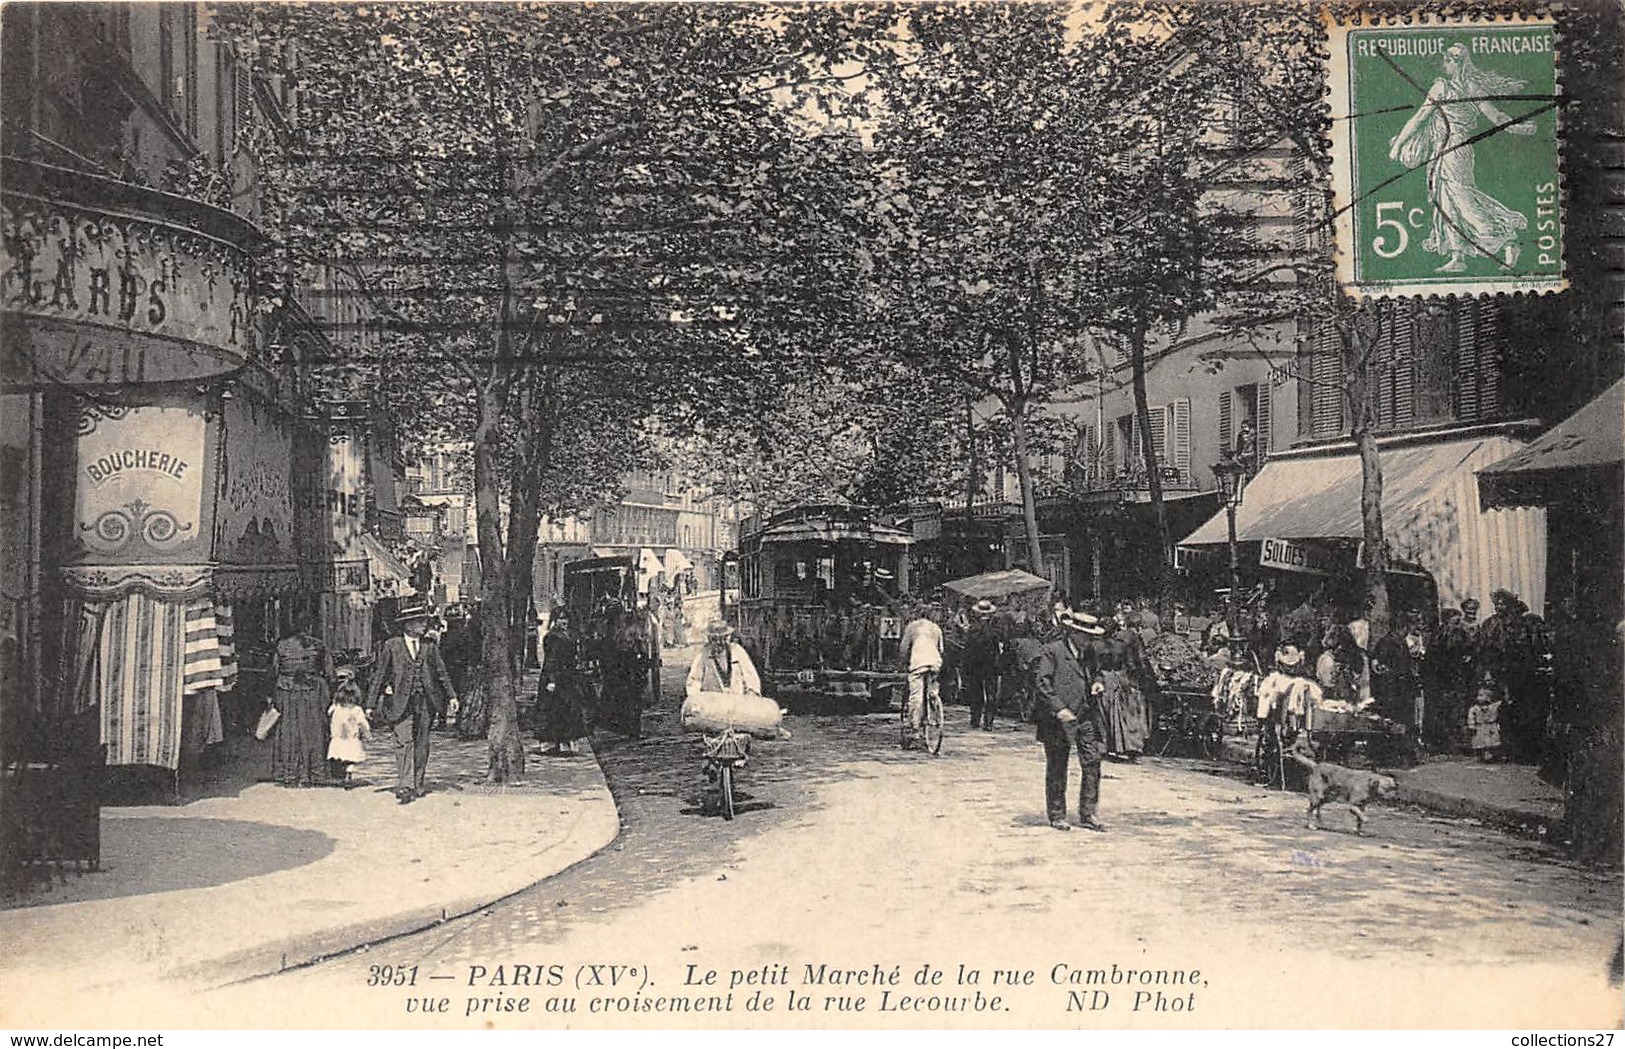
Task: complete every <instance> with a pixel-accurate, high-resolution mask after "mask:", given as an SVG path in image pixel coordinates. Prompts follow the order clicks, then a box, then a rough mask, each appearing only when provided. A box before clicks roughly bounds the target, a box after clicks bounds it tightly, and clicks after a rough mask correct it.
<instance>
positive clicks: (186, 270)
mask: <svg viewBox="0 0 1625 1049" xmlns="http://www.w3.org/2000/svg"><path fill="white" fill-rule="evenodd" d="M0 226H3V229H4V231H5V236H4V237H3V238H0V309H3V311H4V313H5V316H6V341H7V343H8V344H9V347H8V351H7V352H8V357H10V358H11V359H10V360H8V362H7V371H8V373H10V374H13V375H16V374H26V373H27V371H28V370H31V369H32V370H38V371H40V372H42V373H44V374H45V375H47V376H48V377H49V378H50V380H51V381H53V382H58V383H69V384H112V383H140V382H166V381H177V380H184V379H198V378H206V377H208V376H211V375H217V374H220V373H222V372H225V371H230V370H233V369H235V368H238V367H240V366H241V365H242V363H243V361H244V360H245V359H247V357H248V355H249V353H250V340H251V339H252V330H251V329H252V322H253V299H252V280H251V267H250V259H249V255H248V253H247V252H245V251H243V250H242V249H241V248H239V247H237V246H235V245H232V244H229V243H227V242H225V241H223V240H220V239H219V238H217V237H214V236H211V235H209V234H207V233H203V232H200V231H196V230H192V229H188V228H186V227H185V226H182V225H178V224H174V223H170V222H165V221H161V220H158V219H156V218H153V219H148V218H141V217H137V216H132V215H129V214H123V213H114V212H112V211H103V210H100V209H99V208H96V207H94V206H89V205H80V204H68V203H62V202H58V201H54V200H47V199H41V198H37V197H33V196H28V195H23V194H8V195H7V196H6V197H5V198H4V200H3V201H0Z"/></svg>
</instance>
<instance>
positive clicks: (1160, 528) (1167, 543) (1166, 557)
mask: <svg viewBox="0 0 1625 1049" xmlns="http://www.w3.org/2000/svg"><path fill="white" fill-rule="evenodd" d="M1129 348H1130V351H1131V358H1130V359H1131V364H1132V366H1133V371H1134V417H1135V418H1136V419H1138V420H1139V422H1140V426H1139V429H1140V459H1141V461H1142V462H1143V463H1144V464H1145V483H1146V490H1147V491H1148V492H1149V494H1150V497H1151V513H1152V515H1153V517H1154V518H1155V519H1156V522H1157V562H1156V574H1155V575H1154V576H1153V577H1152V580H1151V582H1152V584H1153V589H1155V591H1156V594H1157V605H1158V608H1159V610H1160V611H1161V612H1163V613H1164V614H1166V612H1167V605H1168V565H1169V562H1170V561H1171V560H1172V558H1173V538H1172V537H1171V536H1170V535H1169V534H1168V508H1167V507H1166V506H1165V505H1164V504H1163V501H1162V474H1161V472H1160V469H1159V467H1158V464H1157V445H1156V442H1155V441H1154V440H1152V438H1151V404H1150V400H1149V397H1148V395H1147V393H1146V389H1145V325H1144V324H1139V323H1136V324H1135V326H1134V330H1133V331H1132V332H1130V333H1129ZM1172 436H1173V435H1172V434H1170V433H1168V432H1167V431H1166V428H1164V432H1163V435H1162V443H1163V447H1167V446H1168V443H1169V441H1170V440H1171V438H1172Z"/></svg>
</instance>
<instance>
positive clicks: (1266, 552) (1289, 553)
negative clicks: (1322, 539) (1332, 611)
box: [1258, 539, 1336, 575]
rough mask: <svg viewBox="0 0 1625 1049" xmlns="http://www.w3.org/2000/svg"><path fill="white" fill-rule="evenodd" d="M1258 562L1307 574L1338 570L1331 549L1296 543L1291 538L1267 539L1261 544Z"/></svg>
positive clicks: (1320, 573)
mask: <svg viewBox="0 0 1625 1049" xmlns="http://www.w3.org/2000/svg"><path fill="white" fill-rule="evenodd" d="M1258 564H1259V566H1260V567H1262V568H1276V569H1279V570H1281V571H1283V572H1302V573H1304V574H1305V575H1331V574H1333V572H1334V571H1336V564H1335V558H1334V557H1333V555H1332V552H1331V551H1330V550H1328V549H1326V548H1325V547H1321V546H1310V545H1308V544H1306V543H1295V542H1293V541H1292V540H1290V539H1265V540H1264V541H1263V542H1262V543H1260V544H1259V550H1258Z"/></svg>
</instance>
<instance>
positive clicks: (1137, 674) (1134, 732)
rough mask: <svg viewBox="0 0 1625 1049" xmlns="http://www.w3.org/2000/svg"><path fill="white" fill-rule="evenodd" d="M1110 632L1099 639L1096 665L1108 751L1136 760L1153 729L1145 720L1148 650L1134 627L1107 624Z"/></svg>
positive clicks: (1096, 646) (1116, 623) (1115, 623)
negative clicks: (1143, 684) (1098, 674)
mask: <svg viewBox="0 0 1625 1049" xmlns="http://www.w3.org/2000/svg"><path fill="white" fill-rule="evenodd" d="M1107 626H1108V629H1109V631H1110V632H1109V633H1108V634H1107V635H1106V636H1105V637H1102V638H1097V639H1096V641H1095V648H1096V651H1097V652H1098V655H1097V663H1096V666H1097V667H1098V669H1099V672H1100V682H1101V685H1102V686H1103V688H1104V691H1103V692H1102V694H1101V697H1100V707H1101V711H1102V712H1103V713H1104V714H1105V716H1106V752H1107V753H1108V754H1116V755H1119V756H1121V757H1126V758H1128V759H1129V760H1131V761H1132V760H1134V759H1135V758H1138V757H1139V756H1140V752H1141V751H1143V750H1144V749H1145V740H1146V736H1147V735H1148V734H1149V732H1150V726H1149V723H1148V721H1147V717H1146V708H1145V693H1144V692H1142V691H1141V687H1140V686H1141V683H1142V680H1143V678H1144V676H1145V651H1144V648H1143V645H1142V643H1141V641H1140V635H1139V634H1138V633H1136V632H1135V631H1134V629H1133V628H1132V627H1128V626H1125V625H1123V624H1121V623H1118V622H1116V621H1115V620H1114V621H1112V622H1110V623H1108V624H1107Z"/></svg>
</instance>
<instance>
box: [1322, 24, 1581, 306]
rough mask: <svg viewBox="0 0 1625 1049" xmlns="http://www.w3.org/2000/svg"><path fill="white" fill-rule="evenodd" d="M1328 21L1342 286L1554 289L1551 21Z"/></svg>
mask: <svg viewBox="0 0 1625 1049" xmlns="http://www.w3.org/2000/svg"><path fill="white" fill-rule="evenodd" d="M1328 29H1329V33H1330V43H1331V65H1330V74H1331V89H1332V126H1333V133H1332V147H1333V160H1332V176H1333V187H1334V190H1335V193H1336V201H1335V204H1336V209H1337V258H1338V281H1339V283H1340V284H1341V285H1342V286H1343V288H1344V289H1345V290H1346V291H1347V292H1348V293H1349V294H1351V295H1353V296H1355V297H1357V298H1358V297H1381V296H1404V295H1483V294H1494V293H1497V292H1519V291H1527V292H1546V291H1557V290H1559V289H1561V288H1562V287H1563V286H1564V277H1563V221H1564V216H1563V209H1562V174H1561V170H1560V168H1559V164H1558V83H1557V63H1556V54H1557V50H1556V49H1557V34H1556V28H1555V26H1554V25H1553V24H1552V23H1551V22H1549V21H1545V22H1542V21H1525V20H1518V19H1507V20H1496V21H1484V20H1478V21H1465V20H1464V21H1454V20H1449V21H1436V22H1427V21H1421V20H1419V21H1417V22H1416V23H1411V24H1407V23H1398V22H1396V23H1393V24H1382V25H1365V24H1340V23H1336V22H1333V23H1332V24H1331V25H1330V26H1329V27H1328Z"/></svg>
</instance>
